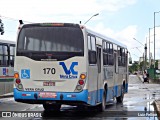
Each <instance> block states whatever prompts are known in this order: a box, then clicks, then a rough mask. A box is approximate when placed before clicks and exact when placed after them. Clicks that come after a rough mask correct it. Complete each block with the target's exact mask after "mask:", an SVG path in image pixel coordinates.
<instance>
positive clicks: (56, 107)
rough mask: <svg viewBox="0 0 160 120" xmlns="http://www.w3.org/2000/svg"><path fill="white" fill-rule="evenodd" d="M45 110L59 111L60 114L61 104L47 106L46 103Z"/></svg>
mask: <svg viewBox="0 0 160 120" xmlns="http://www.w3.org/2000/svg"><path fill="white" fill-rule="evenodd" d="M43 108H44V109H45V110H46V111H57V112H58V111H60V108H61V104H46V103H44V104H43Z"/></svg>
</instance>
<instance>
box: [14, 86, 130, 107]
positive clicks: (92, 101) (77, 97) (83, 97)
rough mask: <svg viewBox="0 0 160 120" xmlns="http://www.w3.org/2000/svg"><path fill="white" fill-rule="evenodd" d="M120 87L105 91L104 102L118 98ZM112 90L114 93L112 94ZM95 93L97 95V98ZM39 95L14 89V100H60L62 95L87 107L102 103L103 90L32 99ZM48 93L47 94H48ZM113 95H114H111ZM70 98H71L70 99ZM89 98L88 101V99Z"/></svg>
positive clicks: (58, 93)
mask: <svg viewBox="0 0 160 120" xmlns="http://www.w3.org/2000/svg"><path fill="white" fill-rule="evenodd" d="M120 88H121V85H119V86H114V87H110V88H108V90H107V99H106V101H110V99H112V98H113V97H114V96H115V97H118V96H119V95H121V91H118V90H120ZM113 90H114V92H113ZM97 92H98V93H99V94H98V96H97ZM125 92H128V84H126V89H125ZM35 93H36V94H37V95H38V94H39V93H40V92H32V91H18V90H17V89H16V88H14V98H15V100H16V99H21V100H27V99H28V100H60V95H61V94H63V100H66V101H82V102H85V103H86V104H89V105H96V104H97V102H102V96H103V89H99V90H95V91H90V92H88V90H83V91H82V92H55V93H56V95H57V97H56V98H38V99H35V98H34V94H35ZM48 93H49V92H48ZM113 93H114V94H113ZM23 94H28V95H27V96H23ZM71 96H72V97H71ZM88 97H89V99H88Z"/></svg>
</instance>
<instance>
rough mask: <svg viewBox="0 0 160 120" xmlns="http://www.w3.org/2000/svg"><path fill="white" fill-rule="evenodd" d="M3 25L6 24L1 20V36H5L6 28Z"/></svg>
mask: <svg viewBox="0 0 160 120" xmlns="http://www.w3.org/2000/svg"><path fill="white" fill-rule="evenodd" d="M3 25H4V24H3V23H2V20H1V19H0V33H1V35H3V34H4V26H3Z"/></svg>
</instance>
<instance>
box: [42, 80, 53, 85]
mask: <svg viewBox="0 0 160 120" xmlns="http://www.w3.org/2000/svg"><path fill="white" fill-rule="evenodd" d="M43 86H55V82H51V81H50V82H43Z"/></svg>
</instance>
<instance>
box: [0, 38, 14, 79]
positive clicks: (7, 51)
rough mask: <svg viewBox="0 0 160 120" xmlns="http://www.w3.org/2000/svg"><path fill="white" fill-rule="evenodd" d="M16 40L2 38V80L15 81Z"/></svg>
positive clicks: (0, 61)
mask: <svg viewBox="0 0 160 120" xmlns="http://www.w3.org/2000/svg"><path fill="white" fill-rule="evenodd" d="M14 54H15V42H14V41H8V40H1V39H0V82H8V81H12V82H13V81H14Z"/></svg>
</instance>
